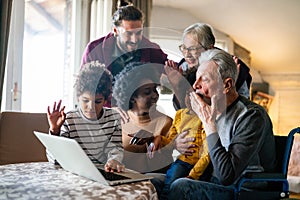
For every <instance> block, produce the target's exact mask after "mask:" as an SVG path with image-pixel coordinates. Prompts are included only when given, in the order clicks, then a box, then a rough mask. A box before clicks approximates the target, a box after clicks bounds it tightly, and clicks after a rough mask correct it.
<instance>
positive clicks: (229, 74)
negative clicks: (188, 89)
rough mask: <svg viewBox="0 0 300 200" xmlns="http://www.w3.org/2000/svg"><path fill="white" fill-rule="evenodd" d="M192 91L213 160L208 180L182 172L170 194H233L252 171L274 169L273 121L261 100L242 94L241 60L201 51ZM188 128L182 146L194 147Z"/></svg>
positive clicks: (191, 196) (179, 145)
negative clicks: (239, 83)
mask: <svg viewBox="0 0 300 200" xmlns="http://www.w3.org/2000/svg"><path fill="white" fill-rule="evenodd" d="M199 62H200V66H199V68H198V70H197V74H196V82H195V83H194V85H193V87H194V89H195V92H192V93H191V95H190V99H191V105H192V108H193V110H194V111H195V112H196V114H197V115H198V117H199V119H200V120H201V121H202V123H203V126H204V130H205V132H206V137H207V143H208V148H209V155H210V158H211V162H212V165H213V172H212V177H211V178H210V180H209V181H208V182H205V181H198V180H192V179H188V178H181V179H178V180H176V181H175V182H174V183H173V184H172V185H171V191H170V193H169V198H170V199H233V197H234V196H233V195H234V191H233V186H234V184H235V183H236V182H237V181H238V180H239V178H240V177H241V175H242V174H243V173H245V172H247V171H253V170H254V171H256V172H259V171H265V172H270V171H272V170H273V167H274V166H275V143H274V136H273V131H272V122H271V120H270V118H269V116H268V114H267V113H266V111H265V110H264V109H263V108H262V107H261V106H259V105H257V104H255V103H254V102H252V101H250V100H248V99H247V98H245V97H243V96H241V95H239V94H238V93H237V91H236V87H235V83H236V79H237V74H238V72H237V65H236V64H235V62H234V60H233V58H232V56H231V55H229V54H228V53H226V52H225V51H223V50H218V49H212V50H207V51H205V52H203V53H202V54H201V57H200V59H199ZM184 136H185V135H184V134H182V135H181V136H179V137H178V138H177V139H176V147H177V149H178V150H179V151H181V152H182V153H185V154H187V155H188V154H189V153H190V152H192V151H193V148H195V147H193V146H192V145H190V144H189V143H188V141H190V140H192V139H193V138H184Z"/></svg>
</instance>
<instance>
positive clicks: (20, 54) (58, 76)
mask: <svg viewBox="0 0 300 200" xmlns="http://www.w3.org/2000/svg"><path fill="white" fill-rule="evenodd" d="M71 5H72V4H71V1H65V0H55V1H53V0H44V1H36V0H30V1H14V2H13V10H12V19H11V23H12V25H11V30H10V38H9V50H8V52H9V53H8V58H7V67H6V80H5V82H6V85H5V88H4V105H2V110H16V111H24V112H46V109H47V106H48V105H52V103H53V102H54V101H57V100H59V99H63V101H64V103H65V104H68V103H69V102H70V101H69V99H70V98H71V99H72V92H71V93H70V91H72V88H71V86H70V85H71V84H72V80H71V79H72V76H70V75H69V74H72V73H73V72H72V71H74V69H72V70H70V59H69V58H70V39H71V38H70V34H69V32H70V24H71V23H70V22H71V9H72V7H71ZM70 88H71V90H70ZM68 106H70V107H72V101H71V102H70V103H69V105H68Z"/></svg>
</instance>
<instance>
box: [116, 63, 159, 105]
mask: <svg viewBox="0 0 300 200" xmlns="http://www.w3.org/2000/svg"><path fill="white" fill-rule="evenodd" d="M162 70H163V65H162V64H156V63H141V62H131V63H129V64H128V65H126V66H125V68H124V69H123V70H122V71H121V72H120V73H119V74H118V75H117V76H116V77H115V82H114V84H113V85H114V86H113V92H112V96H113V99H114V101H115V103H116V106H118V107H120V108H122V109H123V110H125V111H127V110H129V109H131V108H132V103H131V101H130V100H131V98H132V97H133V96H134V95H135V93H136V91H137V89H138V88H140V87H141V86H142V81H143V80H147V79H150V80H152V81H153V83H155V84H158V85H159V84H160V76H161V72H162Z"/></svg>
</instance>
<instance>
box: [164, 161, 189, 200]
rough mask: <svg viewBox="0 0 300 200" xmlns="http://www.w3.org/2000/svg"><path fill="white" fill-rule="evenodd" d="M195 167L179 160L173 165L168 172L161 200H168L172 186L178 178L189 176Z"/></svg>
mask: <svg viewBox="0 0 300 200" xmlns="http://www.w3.org/2000/svg"><path fill="white" fill-rule="evenodd" d="M193 167H194V166H193V165H191V164H189V163H187V162H183V161H181V160H179V159H177V160H176V161H175V162H174V163H172V165H171V167H170V168H169V169H168V171H167V174H166V179H165V182H164V186H163V189H162V191H161V194H160V199H161V200H162V199H168V195H169V190H170V186H171V184H172V183H173V182H174V181H175V180H176V179H178V178H182V177H186V176H188V175H189V173H190V171H191V169H193Z"/></svg>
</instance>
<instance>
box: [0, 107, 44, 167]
mask: <svg viewBox="0 0 300 200" xmlns="http://www.w3.org/2000/svg"><path fill="white" fill-rule="evenodd" d="M34 130H37V131H41V132H48V130H49V125H48V121H47V114H46V113H22V112H2V113H1V115H0V165H2V164H10V163H21V162H36V161H47V158H46V153H45V152H46V151H45V148H44V146H43V145H42V144H41V143H40V141H39V140H38V139H37V138H36V136H35V135H34V134H33V131H34Z"/></svg>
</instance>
